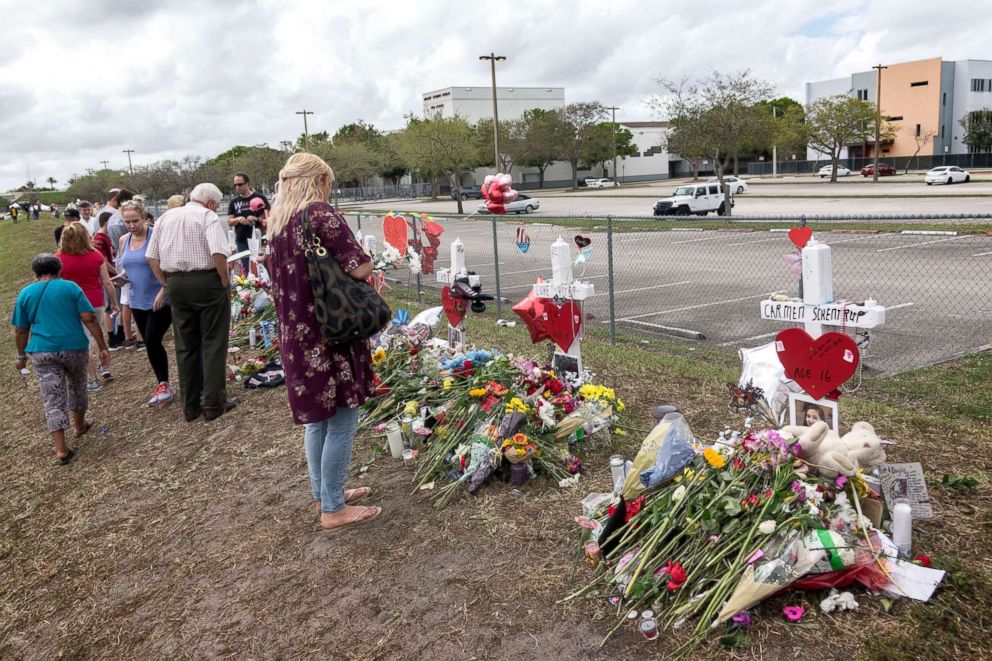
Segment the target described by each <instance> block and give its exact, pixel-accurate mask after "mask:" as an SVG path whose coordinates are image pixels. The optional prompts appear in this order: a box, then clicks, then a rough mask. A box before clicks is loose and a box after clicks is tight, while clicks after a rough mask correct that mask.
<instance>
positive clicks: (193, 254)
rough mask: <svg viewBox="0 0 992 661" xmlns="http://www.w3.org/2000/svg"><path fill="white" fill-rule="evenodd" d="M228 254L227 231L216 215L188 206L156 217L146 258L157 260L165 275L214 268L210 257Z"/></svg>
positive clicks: (203, 208)
mask: <svg viewBox="0 0 992 661" xmlns="http://www.w3.org/2000/svg"><path fill="white" fill-rule="evenodd" d="M230 254H231V251H230V245H229V243H228V240H227V230H226V229H225V227H224V224H223V223H221V221H220V218H219V217H218V216H217V214H216V213H214V212H213V211H211V210H210V209H208V208H206V207H204V206H202V205H199V204H197V203H195V202H190V203H189V204H187V205H186V206H182V207H176V208H175V209H169V210H168V211H166V212H165V213H164V214H162V215H161V217H159V219H158V221H157V222H156V223H155V231H154V232H152V238H151V241H150V242H149V244H148V252H147V253H146V257H147V258H148V259H157V260H159V267H160V268H161V269H162V271H164V272H165V273H177V272H182V271H206V270H209V269H213V268H216V266H215V264H214V260H213V257H212V256H213V255H224V256H225V257H227V256H229V255H230Z"/></svg>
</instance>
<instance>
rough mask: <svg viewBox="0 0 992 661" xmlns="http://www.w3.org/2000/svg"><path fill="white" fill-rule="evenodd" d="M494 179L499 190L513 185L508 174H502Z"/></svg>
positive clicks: (511, 178)
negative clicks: (497, 182) (497, 183)
mask: <svg viewBox="0 0 992 661" xmlns="http://www.w3.org/2000/svg"><path fill="white" fill-rule="evenodd" d="M496 179H497V181H499V185H500V187H501V188H506V187H507V186H509V185H510V184H512V183H513V177H511V176H510V175H508V174H502V173H501V174H497V175H496Z"/></svg>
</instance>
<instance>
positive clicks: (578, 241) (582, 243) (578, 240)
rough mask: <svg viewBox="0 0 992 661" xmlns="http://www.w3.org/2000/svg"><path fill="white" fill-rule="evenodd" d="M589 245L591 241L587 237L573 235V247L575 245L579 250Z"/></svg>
mask: <svg viewBox="0 0 992 661" xmlns="http://www.w3.org/2000/svg"><path fill="white" fill-rule="evenodd" d="M590 243H592V239H590V238H589V237H588V236H582V235H581V234H576V235H575V245H577V246H578V247H579V248H585V247H586V246H588V245H589V244H590Z"/></svg>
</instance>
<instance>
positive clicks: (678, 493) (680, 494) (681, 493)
mask: <svg viewBox="0 0 992 661" xmlns="http://www.w3.org/2000/svg"><path fill="white" fill-rule="evenodd" d="M683 498H685V485H684V484H680V485H679V488H678V489H676V490H675V491H674V492H673V493H672V502H674V503H681V502H682V499H683Z"/></svg>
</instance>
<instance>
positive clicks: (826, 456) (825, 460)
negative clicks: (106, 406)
mask: <svg viewBox="0 0 992 661" xmlns="http://www.w3.org/2000/svg"><path fill="white" fill-rule="evenodd" d="M782 431H783V432H786V433H788V434H791V435H792V436H794V437H796V438H797V439H798V441H799V447H800V448H801V451H800V455H801V456H802V458H803V459H804V460H806V462H807V463H809V464H810V465H811V466H813V467H815V468H817V469H818V470H819V472H820V474H821V475H823V476H825V477H837V476H838V475H847V476H849V477H850V476H852V475H854V474H855V473H856V472H857V469H858V467H859V466H860V467H861V468H869V467H871V466H879V465H881V464H884V463H885V450H883V449H882V440H881V439H880V438H879V437H878V435H877V434H875V428H874V427H872V426H871V425H870V424H869V423H867V422H856V423H854V427H852V429H851V431H849V432H848V433H847V434H845V435H844V436H843V437H841V436H839V435H838V434H837V432H835V431H833V430H831V429H830V428H829V427H828V426H827V423H826V422H822V421H820V422H817V423H815V424H813V426H811V427H802V426H799V425H787V426H785V427H783V428H782Z"/></svg>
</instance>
